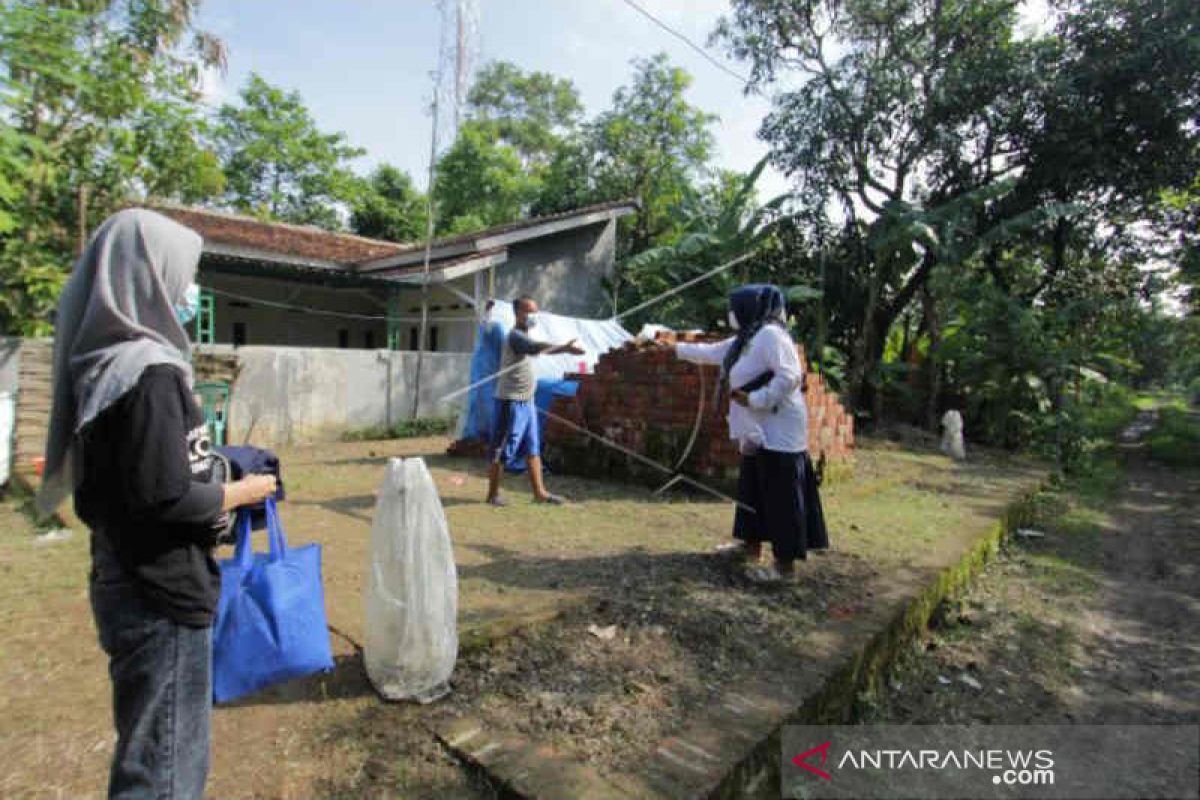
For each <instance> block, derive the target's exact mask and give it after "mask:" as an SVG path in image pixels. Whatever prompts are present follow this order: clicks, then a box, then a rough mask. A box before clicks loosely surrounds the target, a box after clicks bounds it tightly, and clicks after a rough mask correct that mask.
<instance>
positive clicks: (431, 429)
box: [342, 416, 458, 442]
mask: <svg viewBox="0 0 1200 800" xmlns="http://www.w3.org/2000/svg"><path fill="white" fill-rule="evenodd" d="M457 424H458V417H457V416H451V417H429V418H422V419H406V420H402V421H400V422H397V423H396V424H395V425H393V426H392V427H391V428H386V427H383V426H379V427H376V428H363V429H361V430H356V431H347V432H346V433H344V434H343V435H342V441H343V442H363V441H372V440H376V439H416V438H420V437H422V436H445V435H447V434H450V433H453V432H454V429H455V426H456V425H457Z"/></svg>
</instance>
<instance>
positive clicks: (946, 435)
mask: <svg viewBox="0 0 1200 800" xmlns="http://www.w3.org/2000/svg"><path fill="white" fill-rule="evenodd" d="M942 452H943V453H945V454H946V455H948V456H950V457H951V458H953V459H954V460H955V461H962V460H964V459H965V458H966V457H967V448H966V445H965V444H964V443H963V418H962V414H960V413H958V412H957V411H955V410H954V409H950V410H949V411H947V412H946V413H945V414H944V415H942Z"/></svg>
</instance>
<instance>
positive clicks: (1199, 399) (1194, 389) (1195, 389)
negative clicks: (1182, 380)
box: [1187, 377, 1200, 407]
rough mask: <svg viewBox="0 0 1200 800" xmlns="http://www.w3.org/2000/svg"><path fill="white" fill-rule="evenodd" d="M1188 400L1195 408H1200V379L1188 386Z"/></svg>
mask: <svg viewBox="0 0 1200 800" xmlns="http://www.w3.org/2000/svg"><path fill="white" fill-rule="evenodd" d="M1187 398H1188V402H1189V403H1191V404H1192V405H1193V406H1197V407H1200V377H1198V378H1196V379H1195V380H1193V381H1192V382H1191V383H1189V384H1188V388H1187Z"/></svg>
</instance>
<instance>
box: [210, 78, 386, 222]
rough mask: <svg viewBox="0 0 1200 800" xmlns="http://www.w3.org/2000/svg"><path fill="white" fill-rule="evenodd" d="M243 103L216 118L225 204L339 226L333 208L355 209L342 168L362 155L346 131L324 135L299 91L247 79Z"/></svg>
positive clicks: (352, 180) (354, 181)
mask: <svg viewBox="0 0 1200 800" xmlns="http://www.w3.org/2000/svg"><path fill="white" fill-rule="evenodd" d="M240 97H241V105H240V106H235V105H231V104H226V105H224V106H222V107H221V108H220V110H219V111H218V112H217V129H216V142H217V147H218V150H219V152H220V153H221V160H222V164H223V167H224V170H225V176H226V180H227V181H228V189H227V194H226V199H227V200H228V201H229V202H230V203H231V204H232V205H233V206H234V207H236V208H237V209H239V210H241V211H244V212H248V213H251V214H255V215H258V216H262V217H266V218H268V219H277V220H282V221H284V222H292V223H296V224H301V225H306V224H307V225H319V226H321V227H323V228H328V229H330V230H337V229H339V228H341V227H342V225H341V222H340V220H339V214H338V207H339V206H343V205H350V204H352V203H353V201H354V199H355V198H356V196H357V193H358V191H359V189H360V182H359V179H358V178H357V177H356V176H355V175H354V173H353V172H351V170H350V168H349V166H348V164H347V162H348V161H349V160H350V159H353V158H356V157H358V156H360V155H362V154H363V152H364V151H363V150H362V149H360V148H357V147H352V146H351V145H349V144H347V142H346V135H345V134H343V133H322V132H321V131H320V130H319V129H318V128H317V125H316V122H315V121H314V120H313V118H312V115H311V114H310V113H309V111H308V109H307V108H306V107H305V105H304V101H303V99H302V98H301V97H300V94H299V93H298V92H294V91H293V92H288V91H284V90H283V89H280V88H278V87H275V86H271V85H270V84H269V83H267V82H266V81H264V80H263V79H262V78H261V77H259V76H258V75H255V74H252V75H251V76H250V78H249V79H248V80H247V82H246V85H245V87H243V89H242V90H241V92H240Z"/></svg>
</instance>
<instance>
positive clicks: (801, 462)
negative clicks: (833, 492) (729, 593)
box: [675, 284, 829, 582]
mask: <svg viewBox="0 0 1200 800" xmlns="http://www.w3.org/2000/svg"><path fill="white" fill-rule="evenodd" d="M785 320H786V306H785V303H784V297H783V292H781V291H780V290H779V289H778V288H777V287H775V286H770V285H763V284H751V285H748V286H742V287H740V288H739V289H737V290H736V291H734V292H733V294H731V295H730V296H729V324H730V327H732V328H733V329H734V330H735V331H736V333H735V335H734V336H732V337H730V338H729V339H725V340H724V341H721V342H715V343H712V344H689V343H680V344H678V345H676V346H675V354H676V355H677V356H678V357H679V358H682V359H684V360H686V361H692V362H694V363H697V364H720V365H721V381H720V386H719V387H718V406H719V401H720V395H721V394H724V393H725V392H728V393H729V399H730V403H729V417H728V420H729V438H731V439H734V440H736V441H737V442H738V447H739V450H740V451H741V454H742V462H741V470H740V473H739V476H738V497H737V499H738V504H739V505H738V509H737V512H736V516H735V518H734V524H733V535H734V538H736V539H737V540H738V542H737V543H736V544H732V545H726V546H724V547H723V548H722V549H724V550H726V551H732V552H733V553H734V554H735V555H738V556H740V557H743V558H745V559H746V560H747V561H748V562H751V563H752V564H753V563H756V562H757V561H758V560H759V558H760V557H761V555H762V543H763V542H764V541H769V542H770V543H771V549H772V553H773V555H774V565H773V566H770V567H762V566H753V567H752V568H751V570H750V572H749V576H750V578H751V579H752V580H755V581H759V582H776V581H780V580H787V579H790V578H791V577H793V576H794V574H795V561H796V559H797V558H799V559H804V558H805V557H806V556H807V552H808V551H809V550H816V549H824V548H826V547H828V546H829V538H828V535H827V534H826V531H825V521H824V516H823V514H822V512H821V502H820V497H819V495H818V494H817V486H816V477H815V475H814V473H813V467H812V461H811V460H810V459H809V457H808V409H807V407H806V406H805V404H804V394H803V392H804V366H803V365H802V364H801V363H800V357H799V355H798V354H797V352H796V344H795V342H793V341H792V337H791V335H790V334H789V333H788V331H787V327H786V322H785ZM749 509H753V511H750V510H749Z"/></svg>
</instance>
